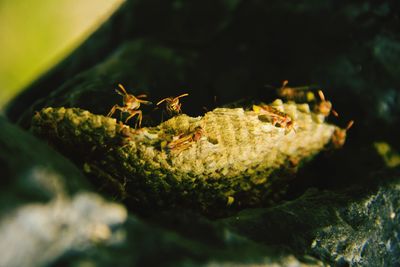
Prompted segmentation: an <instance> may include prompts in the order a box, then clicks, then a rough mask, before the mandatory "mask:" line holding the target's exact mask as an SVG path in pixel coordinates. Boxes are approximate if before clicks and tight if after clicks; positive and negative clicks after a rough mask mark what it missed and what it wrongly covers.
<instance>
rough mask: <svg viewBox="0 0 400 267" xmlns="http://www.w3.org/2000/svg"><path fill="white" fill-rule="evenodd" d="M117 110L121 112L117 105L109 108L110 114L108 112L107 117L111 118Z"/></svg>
mask: <svg viewBox="0 0 400 267" xmlns="http://www.w3.org/2000/svg"><path fill="white" fill-rule="evenodd" d="M117 109H119V110H121V111H122V110H123V108H122V107H120V106H118V105H114V106H113V107H112V108H111V110H110V112H108V114H107V117H111V116H112V115H113V114H114V113H115V111H117Z"/></svg>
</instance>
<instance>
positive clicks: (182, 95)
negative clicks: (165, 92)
mask: <svg viewBox="0 0 400 267" xmlns="http://www.w3.org/2000/svg"><path fill="white" fill-rule="evenodd" d="M188 95H189V94H188V93H186V94H181V95H180V96H177V97H175V99H179V98H181V97H184V96H188Z"/></svg>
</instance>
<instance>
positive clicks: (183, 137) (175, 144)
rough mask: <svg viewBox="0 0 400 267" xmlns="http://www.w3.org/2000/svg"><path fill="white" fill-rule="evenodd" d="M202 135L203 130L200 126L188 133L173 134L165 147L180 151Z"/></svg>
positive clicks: (176, 151)
mask: <svg viewBox="0 0 400 267" xmlns="http://www.w3.org/2000/svg"><path fill="white" fill-rule="evenodd" d="M203 135H204V130H203V128H201V127H200V126H198V127H196V128H195V130H194V131H193V132H191V133H188V134H180V135H178V136H175V137H174V138H173V140H172V141H171V142H169V143H168V145H167V148H168V149H169V150H170V151H171V152H174V153H180V152H182V151H183V150H185V149H187V148H189V147H190V146H191V145H192V143H193V142H197V141H198V140H200V138H201V137H202V136H203Z"/></svg>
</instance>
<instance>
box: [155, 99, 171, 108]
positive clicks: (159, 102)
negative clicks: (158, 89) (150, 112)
mask: <svg viewBox="0 0 400 267" xmlns="http://www.w3.org/2000/svg"><path fill="white" fill-rule="evenodd" d="M167 99H168V98H164V99H162V100H160V101H158V103H157V104H156V105H157V106H158V105H160V104H161V103H162V102H164V101H166V100H167Z"/></svg>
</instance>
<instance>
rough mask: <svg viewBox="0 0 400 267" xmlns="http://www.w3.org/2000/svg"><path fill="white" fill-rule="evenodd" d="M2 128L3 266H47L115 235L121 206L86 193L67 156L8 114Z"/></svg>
mask: <svg viewBox="0 0 400 267" xmlns="http://www.w3.org/2000/svg"><path fill="white" fill-rule="evenodd" d="M0 129H1V131H0V173H1V177H2V183H3V185H2V187H1V198H0V251H1V257H0V266H7V267H13V266H45V265H48V264H50V263H52V262H54V261H55V260H56V259H58V258H59V257H60V256H63V255H65V254H68V253H72V252H74V251H87V250H88V248H89V247H91V246H94V245H96V244H102V243H107V242H109V241H111V240H113V239H115V234H116V231H114V230H115V229H116V228H117V227H118V226H120V225H121V224H122V223H123V222H124V221H125V220H126V216H127V212H126V209H125V208H124V207H123V206H121V205H119V204H113V203H110V202H107V201H105V200H104V199H103V198H102V197H100V196H99V195H96V194H94V193H90V192H88V188H89V187H88V184H87V182H85V178H84V177H83V176H82V175H81V174H80V172H79V171H78V170H77V169H76V168H75V167H74V166H73V165H72V164H71V163H69V162H68V160H67V159H65V158H63V157H62V156H61V155H59V154H58V153H56V152H55V151H53V150H52V149H50V148H49V147H48V146H46V144H44V143H41V142H40V141H39V140H37V139H36V138H34V137H32V136H30V135H29V134H27V133H24V132H23V131H22V130H20V129H18V128H17V127H15V126H12V125H11V124H9V123H7V122H6V121H5V119H4V118H0ZM113 229H114V230H113Z"/></svg>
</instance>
